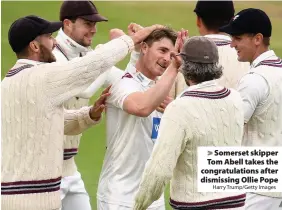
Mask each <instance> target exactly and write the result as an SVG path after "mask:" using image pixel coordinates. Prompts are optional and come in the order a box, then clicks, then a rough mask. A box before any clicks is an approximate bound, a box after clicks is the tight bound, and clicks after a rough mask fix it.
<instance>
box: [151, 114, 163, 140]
mask: <svg viewBox="0 0 282 210" xmlns="http://www.w3.org/2000/svg"><path fill="white" fill-rule="evenodd" d="M160 122H161V118H159V117H153V128H152V136H151V138H152V140H153V142H154V143H155V141H156V140H157V138H158V133H159V127H160Z"/></svg>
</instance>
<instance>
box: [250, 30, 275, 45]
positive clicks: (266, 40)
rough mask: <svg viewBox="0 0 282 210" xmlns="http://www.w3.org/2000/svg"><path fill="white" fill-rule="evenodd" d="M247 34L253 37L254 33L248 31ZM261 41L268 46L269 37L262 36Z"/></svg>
mask: <svg viewBox="0 0 282 210" xmlns="http://www.w3.org/2000/svg"><path fill="white" fill-rule="evenodd" d="M247 35H248V36H250V37H254V36H255V35H256V34H252V33H248V34H247ZM262 43H263V44H264V45H265V46H267V47H268V46H269V45H270V37H263V39H262Z"/></svg>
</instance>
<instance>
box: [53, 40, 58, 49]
mask: <svg viewBox="0 0 282 210" xmlns="http://www.w3.org/2000/svg"><path fill="white" fill-rule="evenodd" d="M52 41H53V49H54V48H55V46H56V45H57V44H58V43H57V41H56V39H55V38H54V37H52Z"/></svg>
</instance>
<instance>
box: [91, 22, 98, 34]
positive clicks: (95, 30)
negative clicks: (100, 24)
mask: <svg viewBox="0 0 282 210" xmlns="http://www.w3.org/2000/svg"><path fill="white" fill-rule="evenodd" d="M96 32H97V28H96V24H95V25H93V26H92V27H91V33H96Z"/></svg>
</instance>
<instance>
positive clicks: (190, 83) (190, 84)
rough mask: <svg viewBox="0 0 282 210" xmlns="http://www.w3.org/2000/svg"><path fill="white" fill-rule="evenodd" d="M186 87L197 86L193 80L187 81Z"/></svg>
mask: <svg viewBox="0 0 282 210" xmlns="http://www.w3.org/2000/svg"><path fill="white" fill-rule="evenodd" d="M186 84H187V85H188V86H193V85H197V84H198V83H196V82H194V81H193V80H187V83H186Z"/></svg>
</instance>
